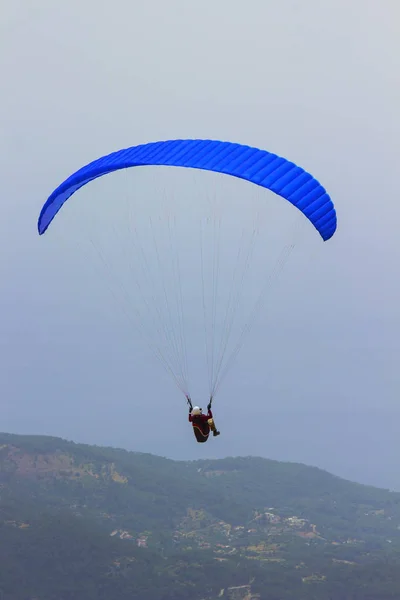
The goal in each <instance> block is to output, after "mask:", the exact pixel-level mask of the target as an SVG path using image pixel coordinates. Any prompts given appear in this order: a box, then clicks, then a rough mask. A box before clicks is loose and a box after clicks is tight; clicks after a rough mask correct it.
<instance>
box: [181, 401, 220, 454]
mask: <svg viewBox="0 0 400 600" xmlns="http://www.w3.org/2000/svg"><path fill="white" fill-rule="evenodd" d="M186 400H187V403H188V406H189V421H190V422H191V423H192V425H193V432H194V435H195V437H196V440H197V441H198V442H200V443H203V442H206V441H207V440H208V436H209V435H210V430H211V431H212V432H213V435H214V436H217V435H219V431H217V428H216V427H215V423H214V418H213V414H212V412H211V405H212V401H213V398H212V396H211V397H210V401H209V403H208V404H207V411H208V412H207V415H203V414H201V415H192V410H193V405H192V401H191V399H190V396H186Z"/></svg>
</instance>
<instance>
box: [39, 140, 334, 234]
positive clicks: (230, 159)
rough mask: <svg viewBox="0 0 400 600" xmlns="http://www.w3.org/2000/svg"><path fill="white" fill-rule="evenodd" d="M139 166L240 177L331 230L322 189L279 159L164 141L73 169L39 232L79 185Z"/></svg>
mask: <svg viewBox="0 0 400 600" xmlns="http://www.w3.org/2000/svg"><path fill="white" fill-rule="evenodd" d="M145 165H147V166H149V165H152V166H157V165H158V166H161V165H162V166H171V167H187V168H194V169H202V170H206V171H214V172H217V173H225V174H226V175H231V176H234V177H239V178H241V179H246V180H247V181H249V182H251V183H254V184H256V185H259V186H261V187H264V188H267V189H269V190H271V191H272V192H275V193H276V194H278V195H279V196H282V197H283V198H285V199H286V200H288V201H289V202H290V203H291V204H293V205H294V206H295V207H296V208H297V209H298V210H300V211H301V212H302V213H303V214H304V215H305V216H306V217H307V218H308V219H309V220H310V221H311V223H312V224H313V225H314V227H315V228H316V229H317V231H318V232H319V234H320V235H321V237H322V239H323V240H324V241H326V240H328V239H329V238H331V237H332V236H333V234H334V233H335V231H336V212H335V208H334V206H333V203H332V201H331V199H330V197H329V195H328V194H327V192H326V191H325V189H324V188H323V187H322V185H321V184H320V183H319V182H318V181H317V180H316V179H315V178H314V177H313V176H312V175H310V173H307V172H306V171H304V169H302V168H301V167H298V166H297V165H295V164H294V163H292V162H290V161H288V160H286V159H285V158H281V157H280V156H277V155H276V154H272V153H271V152H267V151H266V150H259V149H257V148H251V147H249V146H244V145H242V144H236V143H232V142H221V141H215V140H168V141H161V142H151V143H148V144H142V145H139V146H132V147H131V148H126V149H123V150H119V151H117V152H113V153H112V154H108V155H107V156H103V157H101V158H99V159H97V160H95V161H93V162H91V163H89V164H88V165H86V166H84V167H82V168H81V169H79V170H78V171H76V172H75V173H73V174H72V175H71V176H70V177H68V179H66V180H65V181H64V182H63V183H61V185H59V186H58V188H57V189H55V190H54V192H53V193H52V194H51V195H50V197H49V198H48V200H47V202H46V203H45V204H44V206H43V208H42V211H41V213H40V216H39V222H38V230H39V234H40V235H41V234H43V233H44V232H45V231H46V229H47V228H48V226H49V225H50V223H51V221H52V220H53V219H54V217H55V215H56V214H57V213H58V211H59V210H60V208H61V207H62V205H63V204H64V202H66V200H68V198H70V197H71V196H72V194H73V193H74V192H76V191H77V190H79V188H81V187H82V186H84V185H86V184H87V183H89V182H90V181H93V179H97V178H98V177H102V176H103V175H106V174H107V173H112V172H114V171H118V170H119V169H126V168H129V167H139V166H145Z"/></svg>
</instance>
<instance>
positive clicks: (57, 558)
mask: <svg viewBox="0 0 400 600" xmlns="http://www.w3.org/2000/svg"><path fill="white" fill-rule="evenodd" d="M0 466H1V468H0V536H1V537H0V540H1V542H0V560H1V563H0V564H1V569H0V600H28V599H29V600H33V599H35V600H56V599H57V600H76V599H79V600H80V599H82V600H92V599H95V598H96V599H101V600H114V599H118V600H124V599H125V598H126V599H128V598H129V599H130V600H136V599H137V600H139V598H140V599H141V600H143V599H144V600H169V599H171V600H172V599H176V600H180V599H182V600H196V599H199V600H200V599H204V600H214V599H216V598H223V599H224V598H226V599H227V600H244V599H245V600H251V599H252V598H259V599H260V600H264V599H267V600H278V599H279V600H286V599H293V600H295V599H296V600H302V599H307V600H336V599H337V600H350V599H351V600H386V599H389V598H400V494H397V493H393V492H389V491H387V490H380V489H377V488H373V487H367V486H363V485H359V484H355V483H351V482H348V481H345V480H343V479H340V478H338V477H334V476H332V475H330V474H329V473H326V472H324V471H321V470H320V469H316V468H310V467H306V466H304V465H298V464H293V463H280V462H277V461H270V460H264V459H259V458H229V459H224V460H215V461H205V460H203V461H193V462H177V461H172V460H167V459H164V458H160V457H156V456H152V455H149V454H141V453H134V452H126V451H125V450H119V449H113V448H101V447H96V446H87V445H83V444H74V443H72V442H67V441H65V440H61V439H58V438H52V437H40V436H17V435H11V434H0Z"/></svg>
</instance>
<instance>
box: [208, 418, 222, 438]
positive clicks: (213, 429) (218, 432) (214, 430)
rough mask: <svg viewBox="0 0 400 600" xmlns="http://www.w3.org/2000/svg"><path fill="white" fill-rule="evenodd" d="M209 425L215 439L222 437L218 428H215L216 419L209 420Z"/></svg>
mask: <svg viewBox="0 0 400 600" xmlns="http://www.w3.org/2000/svg"><path fill="white" fill-rule="evenodd" d="M207 423H208V424H209V426H210V429H211V431H212V432H213V436H214V437H216V436H217V435H220V433H221V432H220V431H217V428H216V427H215V423H214V419H208V421H207Z"/></svg>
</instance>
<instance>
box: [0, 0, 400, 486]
mask: <svg viewBox="0 0 400 600" xmlns="http://www.w3.org/2000/svg"><path fill="white" fill-rule="evenodd" d="M3 4H4V7H2V11H1V15H0V73H1V95H0V161H1V163H0V164H1V167H0V169H1V178H2V194H1V210H2V219H1V222H0V228H1V235H0V244H1V248H0V278H1V279H0V281H1V294H0V306H1V320H0V327H1V330H0V352H1V355H0V359H1V360H0V386H1V387H0V393H1V406H2V412H1V427H0V428H1V429H2V430H3V431H10V432H15V433H38V434H49V435H57V436H63V437H66V438H68V439H72V440H74V441H82V442H87V443H96V444H109V445H113V446H122V447H125V448H127V449H133V450H139V451H148V452H152V453H156V454H161V455H164V456H169V457H173V458H179V459H182V458H196V457H222V456H227V455H239V454H241V455H243V454H245V455H249V454H253V455H254V454H256V455H261V456H264V457H269V458H276V459H281V460H291V461H298V462H305V463H307V464H312V465H317V466H320V467H322V468H325V469H328V470H329V471H331V472H334V473H335V474H338V475H341V476H344V477H348V478H350V479H353V480H357V481H361V482H365V483H373V484H376V485H381V486H385V487H390V488H395V489H397V490H400V476H399V470H398V456H399V455H400V436H399V427H400V411H399V406H398V404H399V399H400V394H399V392H400V368H399V358H400V346H399V339H400V316H399V306H400V279H399V273H398V268H399V267H398V265H399V260H400V244H399V236H398V231H399V224H400V209H399V191H398V160H399V156H400V141H399V140H400V111H399V106H400V78H399V73H400V6H399V3H398V2H397V0H352V1H351V2H349V1H348V0H323V1H321V0H307V2H304V1H300V0H279V2H278V1H275V2H273V1H270V0H251V2H250V1H249V2H247V3H244V2H239V1H237V0H202V1H201V2H200V1H199V0H192V1H190V2H188V1H187V0H169V1H168V2H165V1H163V0H146V1H145V2H143V1H139V0H134V1H132V0H114V2H113V3H101V2H98V0H79V1H78V0H70V1H69V2H54V1H50V0H48V1H47V2H46V1H45V0H37V1H36V2H35V3H32V2H30V1H29V0H14V1H13V2H7V3H3ZM194 137H199V138H213V139H226V140H231V141H236V142H241V143H245V144H249V145H252V146H257V147H261V148H266V149H268V150H270V151H272V152H275V153H277V154H280V155H282V156H285V157H288V158H290V159H291V160H293V161H294V162H296V163H297V164H300V165H301V166H303V167H304V168H305V169H307V170H309V171H311V172H312V173H313V174H314V175H315V176H316V177H317V178H318V179H319V180H320V181H321V183H323V185H324V186H325V187H326V188H327V190H328V191H329V193H330V195H331V197H332V200H333V201H334V203H335V206H336V210H337V214H338V230H337V233H336V234H335V236H334V237H333V239H332V240H330V241H329V242H327V243H325V244H324V243H322V241H321V240H320V239H319V238H318V236H317V234H315V231H314V230H312V228H305V231H304V232H303V234H304V236H303V237H304V238H305V245H304V246H303V248H304V250H303V251H301V250H300V253H299V254H297V255H296V257H295V259H294V262H292V263H290V264H288V266H287V269H285V270H284V272H283V273H282V278H281V280H280V282H279V286H278V287H277V288H276V290H275V292H274V295H273V297H272V299H271V305H270V307H269V309H268V310H267V311H266V312H264V313H263V315H261V316H260V319H261V320H260V327H257V328H256V329H255V330H254V331H253V333H252V335H251V336H250V337H249V338H248V339H247V341H246V343H245V345H244V347H243V349H242V352H241V354H240V355H239V357H238V360H237V363H236V364H235V368H233V369H232V370H231V371H230V372H229V374H228V376H227V378H226V380H225V382H224V384H223V385H222V386H221V389H220V393H219V395H218V397H217V399H216V401H215V405H214V409H215V417H216V420H217V424H218V427H219V428H220V430H221V432H222V434H221V436H220V437H219V438H218V439H217V440H214V439H210V440H209V443H207V444H206V445H203V446H200V445H198V444H196V443H195V442H194V438H193V433H192V432H191V430H190V427H189V425H188V424H187V412H186V406H185V401H184V397H183V396H182V394H181V393H180V392H179V390H177V388H176V387H175V386H174V384H173V382H172V381H171V379H170V378H169V377H168V375H167V374H166V373H165V372H164V371H163V369H162V368H161V366H160V365H159V363H157V362H156V361H153V360H152V358H151V357H150V356H149V353H148V351H147V349H146V348H145V346H141V345H140V344H139V343H138V342H137V340H136V338H135V339H133V337H134V336H132V334H131V332H130V330H129V329H128V328H127V322H126V321H124V318H123V317H124V315H123V311H121V310H119V309H117V307H116V305H115V304H114V300H113V297H112V295H110V294H109V293H106V292H105V286H104V285H103V284H104V283H105V282H104V278H105V274H104V272H103V273H102V272H101V270H96V269H95V268H94V256H91V255H90V254H89V253H88V252H86V251H85V250H82V254H80V248H81V239H82V238H81V237H80V235H81V233H80V232H82V227H81V228H79V226H78V225H79V224H80V215H81V212H80V205H79V200H82V204H81V206H82V211H84V210H86V213H87V212H88V210H87V209H88V208H89V209H91V208H93V211H94V212H95V209H96V206H97V205H96V200H97V194H98V198H99V204H98V206H99V207H100V206H101V207H103V208H102V211H103V212H101V214H100V212H99V215H100V217H101V218H102V219H103V221H102V222H103V223H106V221H107V219H108V218H109V216H110V214H111V213H112V212H113V211H112V210H111V209H110V206H111V204H107V202H106V200H107V198H108V199H109V201H110V202H115V203H116V202H117V199H118V198H119V196H120V194H122V193H123V192H122V188H123V185H122V184H123V183H124V184H125V187H126V186H127V185H128V187H129V185H130V182H132V181H133V179H132V176H133V175H134V176H137V179H136V180H135V183H133V184H132V185H134V186H135V190H136V191H138V195H139V196H140V198H141V199H142V200H143V198H145V199H146V198H149V204H148V206H152V207H153V210H154V209H155V207H156V206H157V205H156V204H152V201H153V198H155V194H154V193H152V194H150V191H149V190H147V187H146V186H147V185H149V186H150V187H151V185H152V184H153V180H150V179H151V178H149V177H147V176H145V175H136V174H131V173H130V174H129V181H125V182H122V179H121V178H120V179H117V178H114V179H110V181H108V182H105V179H106V178H104V182H102V181H99V182H96V183H94V184H91V185H93V186H95V187H93V190H92V192H90V190H89V188H90V186H88V188H87V189H86V190H85V191H84V192H82V195H81V196H80V197H78V196H79V195H80V192H79V193H78V194H77V195H76V197H74V198H73V200H71V206H70V207H69V206H68V210H63V211H62V213H61V214H60V215H58V217H57V225H56V223H55V224H54V227H52V228H50V229H49V231H48V232H47V233H46V234H45V235H44V236H42V237H39V236H38V234H37V225H36V224H37V218H38V214H39V211H40V208H41V206H42V204H43V203H44V201H45V200H46V198H47V196H48V195H49V194H50V193H51V191H52V190H53V189H54V188H55V187H56V186H57V185H58V184H59V183H60V182H61V181H62V180H63V179H65V178H66V177H67V176H68V175H70V174H71V173H72V172H73V171H75V170H76V169H78V168H79V167H80V166H82V165H83V164H85V163H87V162H90V161H91V160H94V159H95V158H97V157H99V156H101V155H103V154H107V153H109V152H112V151H114V150H117V149H119V148H123V147H126V146H131V145H136V144H140V143H144V142H147V141H153V140H159V139H160V140H162V139H169V138H194ZM174 178H175V179H172V180H171V182H169V183H174V182H175V183H176V184H177V185H178V186H180V190H181V193H182V194H183V196H185V195H186V197H187V198H189V206H192V205H193V206H194V205H195V202H194V200H193V196H195V195H196V194H195V192H194V191H193V189H194V188H191V187H190V186H196V185H198V187H197V188H196V190H197V196H196V198H197V197H198V196H199V194H200V195H201V193H202V191H203V189H204V190H205V189H206V185H211V184H212V181H213V180H211V179H208V180H207V183H205V182H204V181H203V180H202V179H201V177H198V176H196V177H195V178H194V180H193V179H190V177H186V176H185V175H182V178H181V179H180V176H178V175H177V174H175V175H174ZM114 182H115V188H113V187H112V186H113V185H114ZM103 185H104V188H103V187H102V186H103ZM162 185H164V183H162ZM182 185H186V186H187V188H185V189H183V190H182ZM218 185H219V184H218ZM218 185H217V187H218ZM240 185H242V182H239V183H238V186H239V187H238V188H232V189H234V190H236V192H235V191H234V192H232V193H233V194H237V197H238V198H240V195H241V190H243V187H240ZM203 186H205V187H203ZM229 189H231V188H229ZM94 190H96V197H94ZM106 190H107V192H106ZM246 190H247V188H246ZM131 192H132V190H130V193H131ZM230 193H231V192H230ZM110 194H112V195H113V197H112V198H111V199H110ZM271 197H272V194H270V195H269V196H268V202H269V201H271V206H276V202H277V200H276V197H274V199H273V200H272V198H271ZM84 199H87V204H85V205H84V203H83V200H84ZM103 201H104V202H103ZM191 201H193V202H192V204H190V202H191ZM196 201H197V200H196ZM177 202H179V200H177ZM281 202H284V201H283V200H282V201H281ZM274 203H275V204H274ZM144 204H145V203H144ZM118 206H119V205H118ZM246 210H247V209H243V207H242V212H240V210H239V212H238V213H237V220H236V221H235V220H234V222H232V223H231V224H230V225H231V226H232V228H233V229H234V227H235V225H238V224H241V221H242V219H243V216H244V215H246V214H248V213H247V212H246ZM279 210H281V209H280V208H279V209H278V211H279ZM282 210H283V211H285V210H286V209H282ZM293 210H294V209H293ZM99 211H100V209H99ZM89 212H90V210H89ZM289 213H290V211H286V212H283V213H282V219H283V220H284V218H285V215H288V218H289ZM82 214H83V213H82ZM235 214H236V213H235ZM121 215H122V213H121ZM274 216H276V214H275V215H274ZM291 216H292V215H291V213H290V217H291ZM189 217H190V218H193V217H194V213H193V212H190V210H189V212H188V218H189ZM117 218H118V217H117ZM120 221H121V222H123V219H122V217H120ZM121 222H120V224H121ZM233 229H232V231H233ZM99 230H101V227H100V228H99V225H97V232H99ZM264 231H267V226H266V225H265V226H264ZM103 232H104V230H103ZM110 240H111V238H109V241H110ZM302 252H303V254H302ZM307 257H309V258H307ZM310 257H311V258H310ZM186 259H188V256H186ZM92 261H93V263H92ZM119 264H120V266H122V267H123V266H124V265H123V264H122V265H121V263H119ZM188 264H189V263H188ZM257 264H258V268H260V269H261V266H260V263H257ZM189 267H190V264H189ZM194 272H195V270H194V269H193V273H192V271H191V269H190V268H189V272H188V273H187V276H186V278H185V283H184V285H186V286H187V287H188V288H191V287H192V286H193V289H195V288H196V286H197V285H198V278H197V275H195V274H194ZM191 277H192V278H193V281H191V280H190V278H191ZM195 278H196V279H195ZM196 314H197V313H196ZM196 314H195V315H192V317H193V319H192V321H191V326H190V327H191V329H190V330H189V332H188V336H189V342H188V345H189V346H190V350H191V356H192V359H191V360H192V361H193V364H192V365H191V367H192V371H193V373H194V375H193V378H194V380H196V378H197V381H198V380H199V379H201V377H202V375H201V373H202V372H201V369H200V366H199V370H198V371H196V359H195V357H196V353H197V352H200V345H199V344H200V342H199V335H198V334H199V331H200V330H199V331H197V330H196V325H195V318H194V317H196ZM197 316H199V321H200V315H197ZM196 400H198V401H199V402H201V403H202V404H203V405H205V404H206V402H207V400H206V399H204V400H202V399H201V398H196Z"/></svg>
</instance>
